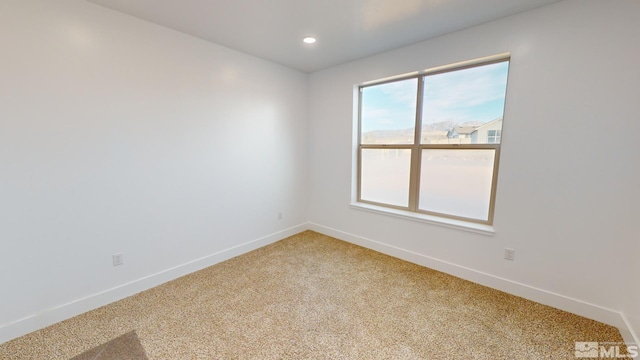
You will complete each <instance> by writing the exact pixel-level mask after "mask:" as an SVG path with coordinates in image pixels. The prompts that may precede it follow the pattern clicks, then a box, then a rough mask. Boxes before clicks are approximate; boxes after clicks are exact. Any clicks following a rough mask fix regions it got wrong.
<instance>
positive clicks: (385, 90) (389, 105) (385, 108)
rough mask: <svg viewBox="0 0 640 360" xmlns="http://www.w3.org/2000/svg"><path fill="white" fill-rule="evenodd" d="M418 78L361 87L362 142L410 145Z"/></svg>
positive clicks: (412, 140)
mask: <svg viewBox="0 0 640 360" xmlns="http://www.w3.org/2000/svg"><path fill="white" fill-rule="evenodd" d="M417 88H418V79H417V78H413V79H408V80H402V81H395V82H391V83H386V84H381V85H374V86H368V87H365V88H362V95H361V96H362V98H361V101H362V104H361V106H362V107H361V114H360V117H361V124H360V129H361V140H360V141H361V143H362V144H413V142H414V136H415V135H414V131H415V126H416V98H417V96H418V95H417V94H418V93H417Z"/></svg>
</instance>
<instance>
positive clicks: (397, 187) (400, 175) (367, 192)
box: [360, 149, 411, 206]
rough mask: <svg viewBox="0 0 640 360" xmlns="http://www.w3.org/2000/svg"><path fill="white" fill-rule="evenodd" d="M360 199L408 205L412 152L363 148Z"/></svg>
mask: <svg viewBox="0 0 640 360" xmlns="http://www.w3.org/2000/svg"><path fill="white" fill-rule="evenodd" d="M361 161H362V167H361V172H362V173H361V179H362V182H361V184H360V190H361V191H360V197H361V198H362V200H368V201H372V202H377V203H383V204H389V205H395V206H408V205H409V173H410V169H411V150H408V149H363V150H362V160H361Z"/></svg>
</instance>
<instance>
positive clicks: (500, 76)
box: [421, 61, 509, 144]
mask: <svg viewBox="0 0 640 360" xmlns="http://www.w3.org/2000/svg"><path fill="white" fill-rule="evenodd" d="M508 69H509V62H506V61H505V62H500V63H495V64H489V65H483V66H477V67H472V68H468V69H462V70H456V71H449V72H445V73H441V74H435V75H430V76H425V77H424V96H423V101H422V104H423V111H422V136H421V139H422V140H421V141H422V143H423V144H489V143H491V142H490V141H489V138H488V132H489V131H491V130H501V129H502V117H503V112H504V102H505V94H506V88H507V72H508ZM493 140H497V143H499V142H500V139H499V137H498V138H496V137H494V138H493ZM494 143H495V142H494Z"/></svg>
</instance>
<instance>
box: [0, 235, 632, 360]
mask: <svg viewBox="0 0 640 360" xmlns="http://www.w3.org/2000/svg"><path fill="white" fill-rule="evenodd" d="M132 331H135V333H134V334H137V338H138V339H139V342H140V344H141V347H142V348H143V350H142V353H143V354H144V352H145V351H146V356H147V357H148V358H149V359H152V360H154V359H492V360H493V359H575V341H593V342H596V341H598V342H621V341H623V340H622V338H621V336H620V333H619V332H618V330H617V329H616V328H614V327H611V326H607V325H604V324H601V323H598V322H596V321H593V320H589V319H586V318H583V317H579V316H576V315H572V314H569V313H566V312H563V311H560V310H557V309H553V308H550V307H548V306H544V305H541V304H537V303H534V302H531V301H528V300H525V299H522V298H519V297H515V296H511V295H508V294H505V293H503V292H500V291H496V290H492V289H489V288H486V287H483V286H480V285H477V284H474V283H471V282H468V281H464V280H461V279H459V278H456V277H452V276H449V275H446V274H443V273H440V272H437V271H434V270H430V269H427V268H424V267H420V266H417V265H414V264H411V263H408V262H405V261H402V260H398V259H395V258H392V257H389V256H386V255H382V254H380V253H377V252H374V251H371V250H368V249H365V248H362V247H358V246H354V245H351V244H348V243H345V242H342V241H339V240H336V239H333V238H330V237H327V236H324V235H320V234H317V233H314V232H311V231H306V232H303V233H300V234H298V235H295V236H293V237H290V238H288V239H285V240H282V241H279V242H277V243H275V244H272V245H269V246H266V247H264V248H261V249H258V250H256V251H253V252H250V253H247V254H244V255H242V256H239V257H237V258H234V259H231V260H228V261H225V262H223V263H220V264H217V265H215V266H212V267H209V268H207V269H204V270H202V271H198V272H196V273H193V274H191V275H188V276H185V277H182V278H180V279H177V280H175V281H172V282H169V283H166V284H164V285H161V286H158V287H156V288H153V289H150V290H147V291H145V292H142V293H140V294H137V295H135V296H132V297H129V298H126V299H124V300H121V301H118V302H115V303H113V304H110V305H108V306H105V307H102V308H99V309H96V310H94V311H91V312H88V313H85V314H83V315H80V316H77V317H74V318H72V319H69V320H66V321H63V322H61V323H59V324H56V325H53V326H50V327H48V328H45V329H42V330H40V331H36V332H34V333H31V334H29V335H26V336H24V337H21V338H18V339H16V340H13V341H10V342H7V343H5V344H2V345H0V359H21V360H22V359H70V358H73V357H75V356H78V355H80V354H83V353H87V352H91V351H94V350H96V349H98V348H97V347H100V346H102V345H103V344H106V343H109V342H110V341H112V340H113V339H117V338H119V337H120V336H122V335H123V334H128V333H129V334H130V332H132ZM134 348H135V346H134ZM92 349H93V350H92ZM139 350H140V349H138V350H133V351H139ZM123 358H124V357H123ZM141 359H144V358H141Z"/></svg>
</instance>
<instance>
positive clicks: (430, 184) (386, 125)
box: [357, 55, 509, 224]
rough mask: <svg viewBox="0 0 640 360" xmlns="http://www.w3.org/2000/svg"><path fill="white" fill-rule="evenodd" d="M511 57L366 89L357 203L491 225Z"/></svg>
mask: <svg viewBox="0 0 640 360" xmlns="http://www.w3.org/2000/svg"><path fill="white" fill-rule="evenodd" d="M508 70H509V57H508V56H504V55H502V56H501V57H496V58H488V59H483V60H478V61H472V62H467V63H464V64H461V65H460V64H458V65H453V66H448V67H441V68H438V69H436V70H432V71H425V72H424V73H422V74H420V75H415V76H411V77H404V78H401V79H398V80H391V81H381V82H377V83H373V84H368V85H363V86H360V89H359V90H360V91H359V124H358V125H359V140H358V141H359V143H358V188H357V191H358V201H359V202H362V203H369V204H374V205H381V206H385V207H390V208H396V209H402V210H409V211H413V212H417V213H424V214H430V215H436V216H442V217H447V218H453V219H459V220H465V221H471V222H476V223H482V224H492V222H493V209H494V200H495V193H496V180H497V174H498V161H499V158H500V142H501V140H502V123H503V113H504V104H505V96H506V87H507V74H508Z"/></svg>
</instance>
